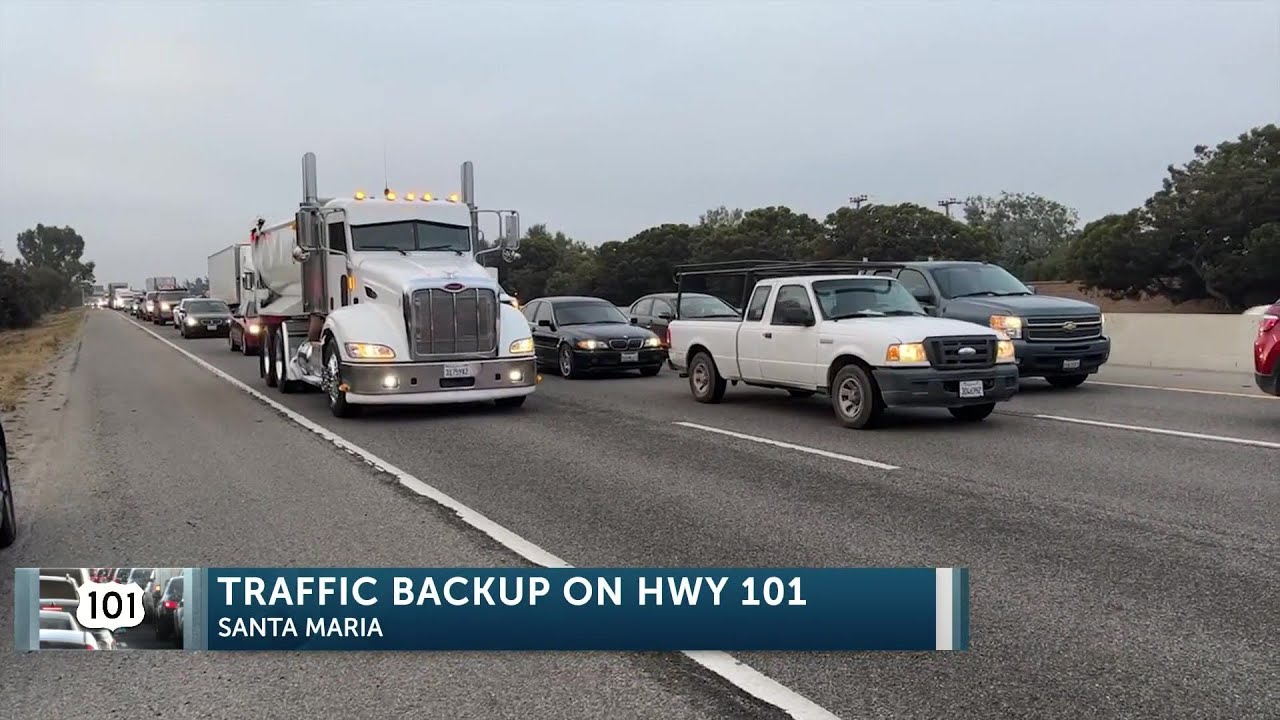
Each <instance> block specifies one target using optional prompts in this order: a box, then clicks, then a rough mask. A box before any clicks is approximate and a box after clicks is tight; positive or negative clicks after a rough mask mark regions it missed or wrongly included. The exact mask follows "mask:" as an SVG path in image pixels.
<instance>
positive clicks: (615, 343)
mask: <svg viewBox="0 0 1280 720" xmlns="http://www.w3.org/2000/svg"><path fill="white" fill-rule="evenodd" d="M609 347H611V348H613V349H614V350H639V349H640V348H642V347H644V338H631V339H630V340H623V339H621V338H615V339H613V340H610V341H609Z"/></svg>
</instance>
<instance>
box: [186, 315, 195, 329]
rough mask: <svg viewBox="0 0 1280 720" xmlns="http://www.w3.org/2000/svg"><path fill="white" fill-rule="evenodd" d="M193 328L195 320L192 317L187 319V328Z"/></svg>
mask: <svg viewBox="0 0 1280 720" xmlns="http://www.w3.org/2000/svg"><path fill="white" fill-rule="evenodd" d="M195 326H196V319H195V318H193V317H189V318H187V327H195Z"/></svg>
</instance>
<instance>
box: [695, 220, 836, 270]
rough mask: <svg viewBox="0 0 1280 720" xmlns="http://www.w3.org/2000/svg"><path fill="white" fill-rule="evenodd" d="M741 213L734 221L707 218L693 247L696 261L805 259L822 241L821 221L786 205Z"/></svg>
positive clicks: (811, 254) (814, 251)
mask: <svg viewBox="0 0 1280 720" xmlns="http://www.w3.org/2000/svg"><path fill="white" fill-rule="evenodd" d="M736 212H738V213H740V215H739V216H738V219H737V220H736V221H734V222H719V223H714V224H713V223H708V222H706V217H707V216H706V215H703V219H704V220H703V222H702V224H701V226H702V227H703V228H704V229H705V230H706V232H705V233H704V234H703V236H702V238H701V242H699V243H698V245H697V247H696V248H694V253H693V256H694V259H695V260H696V261H698V262H724V261H728V260H755V259H760V260H806V259H809V258H811V257H813V255H814V253H816V252H817V250H818V247H819V246H820V244H821V243H822V224H821V223H819V222H818V221H817V220H814V219H813V218H811V217H809V216H808V215H806V214H804V213H795V212H792V210H791V209H790V208H787V207H766V208H757V209H755V210H749V211H747V212H745V213H743V212H742V211H736Z"/></svg>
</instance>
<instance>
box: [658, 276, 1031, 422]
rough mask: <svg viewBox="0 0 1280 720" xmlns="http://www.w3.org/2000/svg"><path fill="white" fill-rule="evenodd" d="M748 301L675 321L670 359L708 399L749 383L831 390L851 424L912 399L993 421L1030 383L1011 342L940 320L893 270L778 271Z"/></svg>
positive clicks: (798, 393)
mask: <svg viewBox="0 0 1280 720" xmlns="http://www.w3.org/2000/svg"><path fill="white" fill-rule="evenodd" d="M748 287H749V285H748ZM746 307H747V310H746V314H745V317H743V318H742V319H741V320H738V319H729V320H674V321H672V322H671V325H670V334H671V351H670V354H669V361H668V362H669V364H670V365H671V366H672V367H673V368H674V369H675V370H676V371H678V372H679V373H680V376H681V377H687V378H688V379H689V389H690V390H691V391H692V393H693V397H694V399H696V400H697V401H699V402H704V403H718V402H720V400H721V399H722V398H723V397H724V393H725V389H726V385H727V384H728V383H733V384H734V385H737V384H738V383H739V382H742V383H744V384H747V385H752V386H757V387H768V388H778V389H782V390H786V391H788V392H789V393H791V395H792V396H795V397H809V396H811V395H814V394H815V393H823V394H826V395H828V396H829V397H830V398H831V404H832V407H833V409H834V410H835V414H836V419H837V420H838V421H839V422H840V423H841V424H842V425H844V426H845V427H851V428H864V427H871V426H874V425H875V424H876V422H877V421H878V420H879V419H880V417H881V415H882V414H883V412H884V409H885V408H886V407H893V406H902V405H912V406H918V407H945V408H947V409H948V410H950V411H951V414H952V415H954V416H955V417H956V418H959V419H961V420H969V421H977V420H982V419H984V418H986V417H987V416H988V415H990V414H991V411H992V410H994V409H995V406H996V403H997V402H1000V401H1002V400H1008V399H1009V398H1010V397H1012V396H1013V395H1014V393H1016V392H1017V390H1018V367H1017V365H1016V363H1015V361H1014V347H1013V343H1012V342H1011V341H1010V340H1008V339H1007V338H1005V337H1004V336H1003V335H1001V334H1000V333H999V332H997V331H995V330H992V329H991V328H987V327H983V326H981V325H976V324H974V323H968V322H963V321H959V320H947V319H942V318H934V317H929V316H928V315H927V314H926V313H925V312H924V310H923V309H922V308H921V307H920V305H919V303H917V302H916V300H915V298H913V297H912V296H911V293H910V292H908V291H907V289H906V288H905V287H903V286H902V285H901V284H900V283H899V282H898V281H897V280H895V279H893V278H886V277H877V276H871V275H854V274H839V275H797V276H792V277H771V278H767V279H761V280H760V281H759V282H758V283H757V284H756V285H755V289H754V291H753V292H752V295H751V300H750V302H748V303H747V306H746Z"/></svg>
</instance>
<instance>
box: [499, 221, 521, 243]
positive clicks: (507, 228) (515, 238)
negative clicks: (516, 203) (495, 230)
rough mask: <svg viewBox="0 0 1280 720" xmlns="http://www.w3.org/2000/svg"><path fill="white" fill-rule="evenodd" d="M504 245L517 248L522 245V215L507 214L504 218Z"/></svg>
mask: <svg viewBox="0 0 1280 720" xmlns="http://www.w3.org/2000/svg"><path fill="white" fill-rule="evenodd" d="M502 247H503V248H504V249H506V250H515V249H516V248H518V247H520V216H519V215H514V214H512V215H507V216H505V217H504V218H503V227H502Z"/></svg>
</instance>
